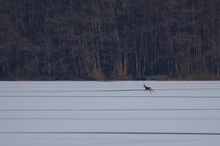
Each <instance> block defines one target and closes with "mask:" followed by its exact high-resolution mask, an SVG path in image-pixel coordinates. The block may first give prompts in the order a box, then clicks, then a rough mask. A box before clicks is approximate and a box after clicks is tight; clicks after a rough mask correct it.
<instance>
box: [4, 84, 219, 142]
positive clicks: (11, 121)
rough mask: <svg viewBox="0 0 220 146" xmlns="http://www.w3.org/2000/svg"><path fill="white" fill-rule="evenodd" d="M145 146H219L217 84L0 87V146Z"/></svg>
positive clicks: (26, 85)
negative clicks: (151, 91) (150, 91)
mask: <svg viewBox="0 0 220 146" xmlns="http://www.w3.org/2000/svg"><path fill="white" fill-rule="evenodd" d="M143 84H146V85H147V86H151V87H152V88H153V90H154V91H155V93H149V92H144V91H143V90H144V88H143ZM146 145H151V146H177V145H178V146H207V145H210V146H219V145H220V81H111V82H96V81H65V82H64V81H53V82H37V81H36V82H30V81H19V82H4V81H2V82H0V146H146Z"/></svg>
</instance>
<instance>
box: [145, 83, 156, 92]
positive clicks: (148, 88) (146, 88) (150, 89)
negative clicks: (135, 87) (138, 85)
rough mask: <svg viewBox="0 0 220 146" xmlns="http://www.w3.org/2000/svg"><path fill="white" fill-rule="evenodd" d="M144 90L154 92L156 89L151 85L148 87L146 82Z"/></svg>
mask: <svg viewBox="0 0 220 146" xmlns="http://www.w3.org/2000/svg"><path fill="white" fill-rule="evenodd" d="M144 91H146V92H147V91H149V92H150V93H151V92H154V90H153V89H152V88H151V87H147V86H146V85H145V84H144ZM154 93H155V92H154Z"/></svg>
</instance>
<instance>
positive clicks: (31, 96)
mask: <svg viewBox="0 0 220 146" xmlns="http://www.w3.org/2000/svg"><path fill="white" fill-rule="evenodd" d="M153 94H154V93H152V95H153ZM152 95H146V96H138V95H137V96H126V95H119V96H117V95H113V96H112V95H98V96H93V95H0V98H81V97H82V98H83V97H85V98H88V97H90V98H134V97H137V98H219V99H220V96H198V95H195V96H187V95H186V96H178V95H176V96H175V95H172V96H160V95H158V96H157V95H156V94H154V96H152Z"/></svg>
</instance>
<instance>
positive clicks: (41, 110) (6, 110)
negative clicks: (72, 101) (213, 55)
mask: <svg viewBox="0 0 220 146" xmlns="http://www.w3.org/2000/svg"><path fill="white" fill-rule="evenodd" d="M219 110H220V108H213V109H212V108H204V109H203V108H200V109H196V108H195V109H188V108H179V109H168V108H164V109H153V108H152V109H138V108H137V109H0V112H58V111H60V112H62V111H63V112H71V111H76V112H78V111H82V112H83V111H219Z"/></svg>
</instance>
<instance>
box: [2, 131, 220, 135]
mask: <svg viewBox="0 0 220 146" xmlns="http://www.w3.org/2000/svg"><path fill="white" fill-rule="evenodd" d="M0 134H94V135H96V134H98V135H207V136H211V135H213V136H217V135H218V136H220V132H120V131H117V132H99V131H98V132H89V131H88V132H87V131H85V132H66V131H58V132H56V131H54V132H47V131H45V132H44V131H43V132H37V131H36V132H35V131H30V132H23V131H14V132H13V131H11V132H0Z"/></svg>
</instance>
